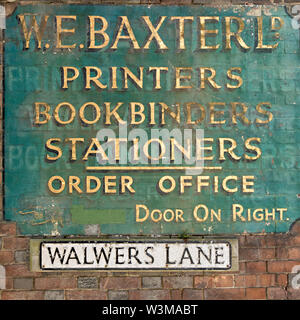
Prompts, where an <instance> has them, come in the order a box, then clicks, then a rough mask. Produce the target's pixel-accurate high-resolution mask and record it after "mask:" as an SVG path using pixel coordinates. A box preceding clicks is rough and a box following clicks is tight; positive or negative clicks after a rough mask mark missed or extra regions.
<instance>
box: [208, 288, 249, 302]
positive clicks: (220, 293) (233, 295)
mask: <svg viewBox="0 0 300 320" xmlns="http://www.w3.org/2000/svg"><path fill="white" fill-rule="evenodd" d="M244 298H245V289H242V288H230V289H223V288H218V289H204V299H205V300H242V299H244Z"/></svg>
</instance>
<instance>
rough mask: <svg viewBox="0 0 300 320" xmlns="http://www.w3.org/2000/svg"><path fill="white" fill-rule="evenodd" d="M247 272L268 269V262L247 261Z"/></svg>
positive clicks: (260, 271) (259, 271)
mask: <svg viewBox="0 0 300 320" xmlns="http://www.w3.org/2000/svg"><path fill="white" fill-rule="evenodd" d="M246 271H247V273H255V274H256V273H263V272H266V271H267V268H266V262H263V261H256V262H247V263H246Z"/></svg>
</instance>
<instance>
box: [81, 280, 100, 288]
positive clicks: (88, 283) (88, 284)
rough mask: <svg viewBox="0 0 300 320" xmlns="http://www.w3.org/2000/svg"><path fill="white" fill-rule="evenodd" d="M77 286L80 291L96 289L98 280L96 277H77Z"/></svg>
mask: <svg viewBox="0 0 300 320" xmlns="http://www.w3.org/2000/svg"><path fill="white" fill-rule="evenodd" d="M77 286H78V288H80V289H96V288H98V278H96V277H79V278H78V279H77Z"/></svg>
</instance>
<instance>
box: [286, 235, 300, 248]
mask: <svg viewBox="0 0 300 320" xmlns="http://www.w3.org/2000/svg"><path fill="white" fill-rule="evenodd" d="M285 245H286V246H291V247H292V246H299V245H300V235H298V236H296V237H291V238H290V239H288V241H287V242H286V243H285Z"/></svg>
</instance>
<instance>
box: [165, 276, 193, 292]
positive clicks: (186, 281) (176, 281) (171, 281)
mask: <svg viewBox="0 0 300 320" xmlns="http://www.w3.org/2000/svg"><path fill="white" fill-rule="evenodd" d="M163 286H164V288H171V289H181V288H193V277H191V276H182V277H163Z"/></svg>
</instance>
